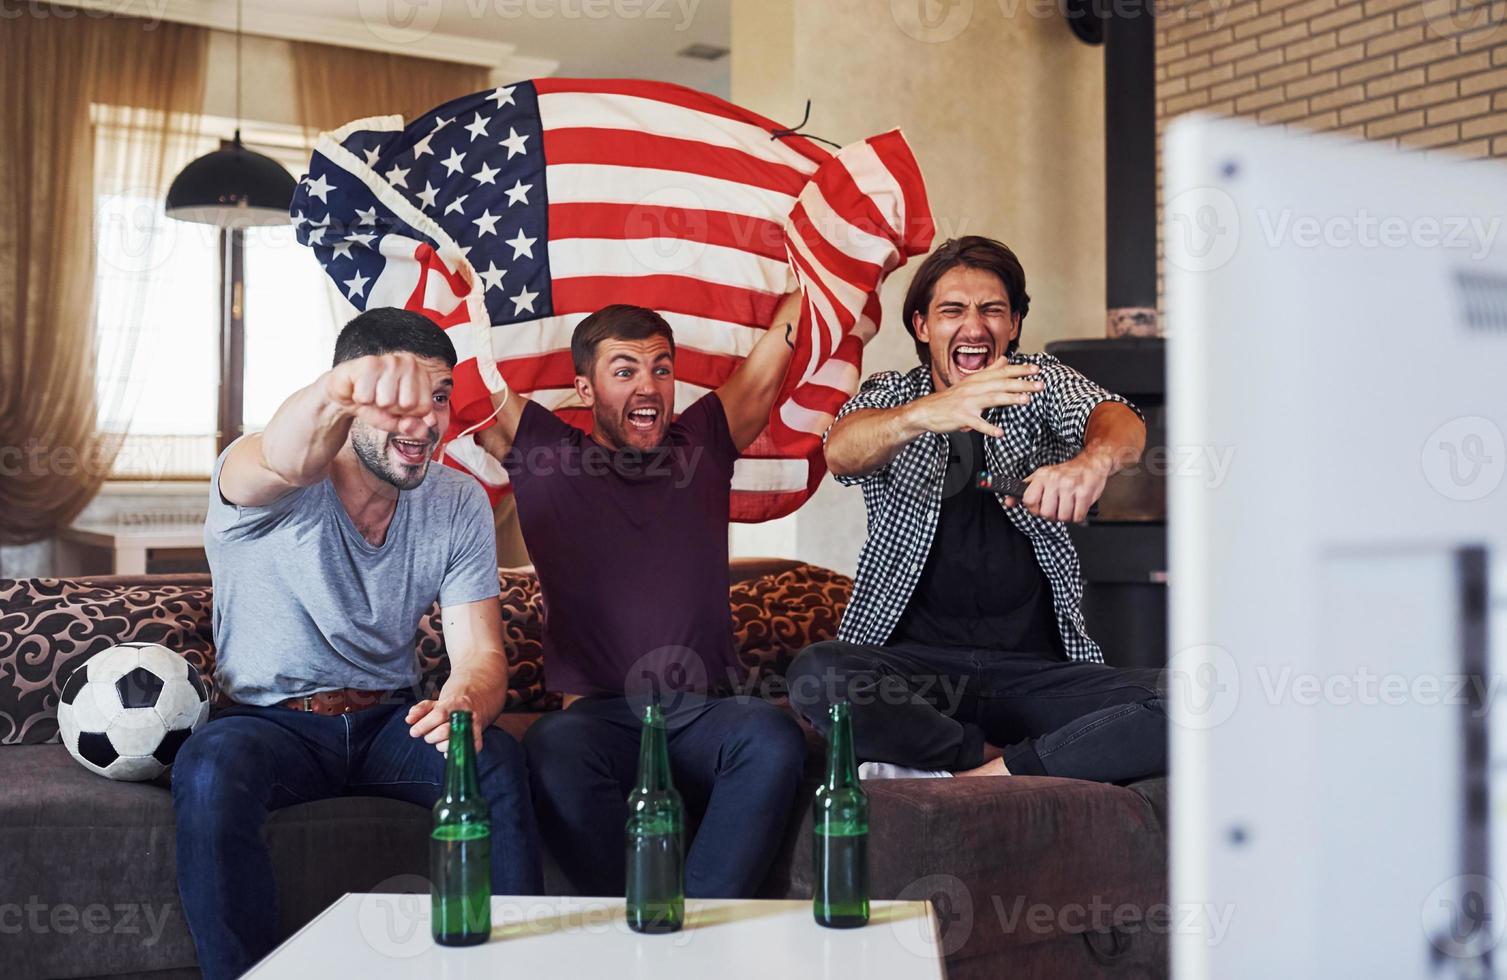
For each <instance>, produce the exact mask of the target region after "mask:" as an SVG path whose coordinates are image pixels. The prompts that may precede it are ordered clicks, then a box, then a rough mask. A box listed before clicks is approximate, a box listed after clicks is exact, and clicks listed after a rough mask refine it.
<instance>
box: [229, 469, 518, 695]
mask: <svg viewBox="0 0 1507 980" xmlns="http://www.w3.org/2000/svg"><path fill="white" fill-rule="evenodd" d="M226 452H229V450H226ZM224 465H225V454H223V453H222V454H221V456H220V458H219V460H218V461H217V462H216V463H215V469H214V478H213V480H212V481H211V483H210V489H209V515H208V517H207V518H206V520H205V522H204V550H205V552H206V553H207V555H208V557H209V567H210V571H211V573H212V574H213V576H214V637H215V650H216V653H215V677H216V679H217V680H218V681H219V684H220V687H221V689H222V690H224V692H225V693H226V694H228V695H229V696H230V697H231V698H233V699H234V700H236V701H239V702H241V703H242V704H258V705H267V704H275V703H277V702H279V701H282V700H285V699H287V698H292V697H303V696H305V695H308V694H316V693H318V692H320V691H329V690H334V689H337V688H342V687H355V688H362V689H365V690H393V689H397V688H408V687H412V686H413V685H414V684H415V683H417V681H418V660H417V657H416V655H415V652H414V637H415V634H416V632H417V630H418V626H419V619H420V617H421V616H422V615H423V614H424V612H425V611H426V610H427V609H428V608H429V606H430V604H432V603H433V602H434V600H435V598H436V597H438V598H439V601H440V605H441V606H457V605H461V604H463V603H467V602H476V601H478V600H480V599H488V598H492V597H494V596H496V595H497V594H498V587H497V538H496V532H495V531H494V529H493V524H492V510H491V507H490V506H489V505H488V502H487V495H486V492H485V491H484V490H483V489H482V488H481V486H480V485H479V484H478V483H477V482H476V481H475V480H474V479H472V478H471V477H469V476H466V475H465V474H463V473H458V472H456V471H455V470H452V469H449V468H447V467H444V466H441V465H440V464H438V463H431V464H430V465H429V472H428V473H427V474H425V476H424V482H423V483H421V484H419V485H418V486H417V487H415V488H414V489H413V490H407V491H404V492H402V493H400V494H399V495H398V505H397V510H396V512H394V514H393V516H392V522H391V524H389V526H388V528H387V538H386V540H385V541H383V542H382V546H381V547H380V548H378V547H374V546H372V545H371V544H370V543H369V542H368V541H367V540H366V539H365V538H363V537H362V536H361V532H359V531H357V530H356V525H355V524H354V523H353V522H352V521H351V518H350V515H349V514H348V513H346V510H345V506H344V505H343V504H341V502H340V498H339V496H338V495H337V494H336V493H335V487H334V485H333V484H331V483H330V481H329V479H328V478H326V479H325V480H323V481H321V482H319V483H316V484H314V485H313V486H309V487H304V488H303V489H301V490H295V491H293V492H292V493H290V494H287V495H286V496H284V497H281V498H279V499H278V500H276V501H274V502H272V503H271V504H269V505H267V506H265V507H237V506H236V505H234V504H231V503H228V502H226V500H225V499H224V498H223V497H221V496H220V468H221V467H222V466H224Z"/></svg>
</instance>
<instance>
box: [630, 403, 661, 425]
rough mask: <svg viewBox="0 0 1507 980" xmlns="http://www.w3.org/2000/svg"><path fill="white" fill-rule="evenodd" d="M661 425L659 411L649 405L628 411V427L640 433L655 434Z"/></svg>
mask: <svg viewBox="0 0 1507 980" xmlns="http://www.w3.org/2000/svg"><path fill="white" fill-rule="evenodd" d="M658 424H659V409H658V408H655V407H653V406H649V405H641V406H639V407H638V408H632V409H629V410H628V425H629V426H630V427H631V428H634V429H637V430H638V431H639V432H653V431H654V427H655V426H656V425H658Z"/></svg>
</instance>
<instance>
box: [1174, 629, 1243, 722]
mask: <svg viewBox="0 0 1507 980" xmlns="http://www.w3.org/2000/svg"><path fill="white" fill-rule="evenodd" d="M1162 683H1163V686H1164V688H1165V690H1166V694H1167V702H1168V703H1167V717H1168V718H1170V719H1171V720H1172V722H1173V723H1174V724H1177V725H1181V726H1182V727H1184V728H1190V729H1193V730H1195V731H1207V730H1208V729H1210V728H1215V727H1218V726H1219V725H1222V724H1224V723H1225V722H1226V721H1229V720H1230V716H1231V715H1233V714H1234V713H1235V709H1236V707H1238V706H1239V704H1240V666H1239V664H1237V663H1236V662H1235V658H1234V656H1232V655H1231V654H1230V652H1229V651H1228V650H1226V649H1224V648H1223V647H1220V646H1215V645H1214V644H1212V643H1203V644H1199V645H1197V646H1191V647H1186V648H1184V649H1182V650H1179V651H1178V652H1177V653H1175V654H1173V655H1172V656H1171V657H1170V658H1169V659H1168V660H1167V667H1166V669H1165V671H1164V672H1163V681H1162Z"/></svg>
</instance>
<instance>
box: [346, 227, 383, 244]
mask: <svg viewBox="0 0 1507 980" xmlns="http://www.w3.org/2000/svg"><path fill="white" fill-rule="evenodd" d="M345 240H346V241H348V242H355V243H356V244H358V245H360V246H361V247H362V248H365V247H366V246H368V245H370V244H371V243H372V242H374V241H376V240H377V236H376V235H370V234H366V233H365V232H359V231H353V232H351V233H350V234H349V235H346V236H345Z"/></svg>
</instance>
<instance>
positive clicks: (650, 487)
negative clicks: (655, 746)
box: [479, 305, 805, 898]
mask: <svg viewBox="0 0 1507 980" xmlns="http://www.w3.org/2000/svg"><path fill="white" fill-rule="evenodd" d="M776 322H782V318H780V319H777V321H776ZM786 334H787V330H786V329H784V328H783V326H782V327H781V328H780V329H771V330H769V331H768V332H767V333H766V334H765V336H764V337H762V338H761V339H760V340H759V342H758V343H757V344H756V345H755V346H754V348H753V350H752V351H751V352H750V353H749V355H748V357H747V358H746V359H745V360H744V361H743V363H742V364H741V365H739V367H738V369H737V370H736V371H735V372H734V373H733V374H732V376H731V377H729V378H728V379H727V381H726V382H724V383H723V385H722V386H721V387H720V388H718V389H717V390H716V391H715V392H712V393H710V394H707V395H704V396H702V397H701V398H700V399H699V400H697V401H696V402H695V403H694V404H692V405H691V406H690V407H689V408H687V409H686V410H685V411H684V412H682V413H681V415H680V417H679V418H677V419H675V420H674V421H671V412H672V410H673V408H674V404H675V340H674V337H673V335H672V333H671V330H670V326H669V324H668V323H666V322H665V320H664V318H663V317H661V316H660V315H659V314H657V313H655V312H654V311H652V310H646V309H643V308H641V307H636V306H621V305H619V306H609V307H606V308H605V309H602V310H599V311H598V312H596V313H594V314H592V315H591V316H589V317H587V318H586V319H585V320H582V321H581V323H580V324H579V325H578V326H577V327H576V329H575V333H574V335H573V336H572V338H571V356H572V359H573V361H574V363H575V373H576V379H575V388H576V393H577V394H578V395H579V397H580V399H581V401H582V403H583V404H584V405H585V406H586V407H588V408H589V409H590V410H591V413H592V420H593V429H592V432H591V434H590V435H587V434H586V433H584V432H582V431H581V430H580V429H577V428H575V427H574V426H571V425H569V424H567V423H565V422H563V421H561V420H560V419H559V418H557V417H556V416H555V415H554V414H553V413H552V412H550V411H549V410H547V409H545V408H543V407H542V406H540V405H538V404H537V403H535V402H533V401H531V400H529V399H527V398H523V397H521V396H519V395H517V394H513V393H503V394H500V395H495V396H493V397H494V401H495V402H496V403H497V408H498V412H497V424H496V425H494V426H492V427H491V428H489V429H487V430H485V431H484V432H483V433H482V434H481V435H480V437H479V438H480V441H481V444H482V446H483V447H484V448H485V449H487V451H488V452H490V453H492V454H493V455H494V456H496V457H498V458H499V459H501V460H502V461H503V465H504V467H506V469H507V472H508V477H509V479H510V480H511V481H512V485H513V492H514V495H515V497H516V499H517V503H518V522H519V525H520V527H521V528H522V530H523V538H524V542H525V543H526V544H527V545H528V549H529V555H530V557H531V558H532V559H533V561H534V567H535V569H536V570H537V571H538V575H539V584H540V588H541V589H542V590H543V594H544V604H545V616H544V669H545V680H546V683H547V685H548V687H549V689H550V690H552V691H558V692H560V693H562V694H563V695H564V701H565V708H564V710H563V711H557V712H552V713H549V714H546V715H545V716H544V717H542V718H540V719H539V720H538V721H536V722H535V723H534V724H533V726H532V727H530V728H529V730H528V733H527V735H526V736H525V738H524V749H525V751H526V752H527V754H528V760H529V771H530V779H531V781H532V784H533V797H534V805H535V809H536V811H537V815H538V818H539V828H540V832H541V835H542V836H543V837H544V839H545V841H546V842H547V843H548V844H549V846H550V850H551V852H552V853H553V854H554V855H555V857H556V859H557V860H558V861H559V862H560V866H561V868H562V869H563V870H564V871H565V873H566V875H567V876H568V877H569V878H570V880H571V884H572V885H573V886H574V887H575V888H576V889H577V891H578V892H579V893H580V894H585V895H614V894H615V895H621V894H623V892H624V884H625V874H626V869H625V856H624V849H623V826H624V824H625V823H626V822H627V819H628V808H627V795H628V792H629V790H630V789H632V787H633V782H634V776H635V774H636V770H637V764H638V748H639V726H640V716H641V709H642V707H643V705H644V704H646V703H647V701H648V699H649V698H651V697H657V698H658V699H659V700H660V703H661V704H662V705H663V706H664V708H665V716H666V723H667V725H666V727H667V729H668V732H669V748H670V767H671V769H672V770H673V773H674V778H675V783H676V786H677V787H678V788H679V789H680V790H681V792H682V794H684V796H685V798H686V801H687V804H688V805H689V806H690V807H692V808H693V809H695V810H701V811H704V812H703V815H702V817H701V822H700V827H699V829H698V831H697V833H696V836H695V839H694V840H693V841H692V843H691V845H690V848H689V851H688V853H687V855H686V868H685V888H686V894H687V895H690V896H693V897H717V898H736V897H747V896H751V895H753V894H754V892H755V890H756V889H757V888H758V886H759V884H760V882H761V881H762V880H763V877H764V873H765V871H766V870H767V869H768V864H769V861H770V859H771V858H772V857H773V854H774V850H775V847H776V846H777V844H778V842H779V838H780V835H781V834H782V832H783V831H784V828H785V823H786V820H787V818H788V816H789V812H790V807H791V804H792V803H793V801H794V798H795V792H796V787H797V785H798V783H799V781H800V774H801V766H802V761H803V758H804V755H805V744H804V740H803V738H802V735H801V731H800V728H799V726H798V725H797V724H796V722H795V720H794V718H793V717H792V716H790V715H789V714H786V713H785V712H782V711H781V710H779V709H778V708H775V707H773V706H772V705H770V704H768V703H767V702H765V701H762V700H760V699H758V698H751V697H747V696H738V697H731V696H724V695H725V692H727V691H728V690H729V689H731V688H732V687H733V682H734V680H735V678H736V676H737V670H738V668H737V663H736V660H735V658H734V656H733V637H732V618H731V615H730V612H729V609H728V597H727V592H728V570H727V524H728V507H729V495H730V493H731V488H732V474H733V463H734V461H736V460H737V458H738V455H739V454H740V453H741V452H742V451H743V450H744V449H745V448H746V447H747V446H748V444H749V443H751V442H753V440H754V438H755V437H756V436H757V435H758V434H759V432H760V431H761V430H762V429H763V428H764V426H765V423H766V422H767V421H768V418H769V412H770V409H771V407H772V406H773V404H774V400H775V397H776V395H777V394H778V393H779V389H780V384H781V382H782V381H783V380H784V376H785V370H786V368H787V367H788V366H789V362H790V347H789V345H788V343H787V338H786Z"/></svg>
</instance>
